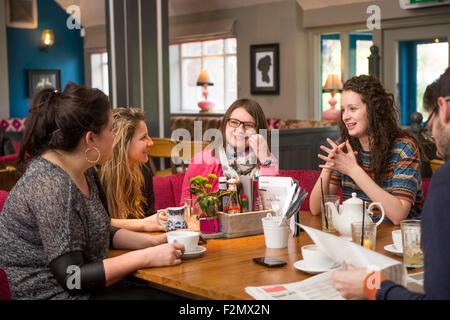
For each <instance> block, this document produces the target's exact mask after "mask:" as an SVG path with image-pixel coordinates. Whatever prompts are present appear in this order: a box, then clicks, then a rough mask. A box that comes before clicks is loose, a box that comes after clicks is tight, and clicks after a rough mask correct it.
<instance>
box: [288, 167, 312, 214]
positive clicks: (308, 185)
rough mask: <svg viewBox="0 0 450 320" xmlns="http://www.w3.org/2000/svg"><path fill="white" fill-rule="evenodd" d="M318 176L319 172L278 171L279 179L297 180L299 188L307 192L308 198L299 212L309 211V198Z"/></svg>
mask: <svg viewBox="0 0 450 320" xmlns="http://www.w3.org/2000/svg"><path fill="white" fill-rule="evenodd" d="M319 176H320V171H316V170H280V177H291V178H293V179H295V180H297V181H298V183H299V184H300V187H302V189H304V190H306V192H308V196H307V197H306V199H305V200H304V201H303V203H302V206H301V207H300V210H305V211H309V197H310V195H311V191H312V189H313V188H314V185H315V184H316V181H317V179H318V178H319Z"/></svg>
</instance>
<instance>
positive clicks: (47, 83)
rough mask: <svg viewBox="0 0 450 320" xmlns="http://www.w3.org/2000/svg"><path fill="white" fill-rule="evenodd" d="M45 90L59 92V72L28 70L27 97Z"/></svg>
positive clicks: (55, 70)
mask: <svg viewBox="0 0 450 320" xmlns="http://www.w3.org/2000/svg"><path fill="white" fill-rule="evenodd" d="M45 88H55V89H58V90H61V70H57V69H54V70H31V69H30V70H28V97H29V98H31V97H32V96H33V95H34V94H35V93H36V92H38V91H39V90H42V89H45Z"/></svg>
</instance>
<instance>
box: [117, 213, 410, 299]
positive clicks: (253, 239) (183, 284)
mask: <svg viewBox="0 0 450 320" xmlns="http://www.w3.org/2000/svg"><path fill="white" fill-rule="evenodd" d="M300 222H301V223H302V224H304V225H307V226H311V227H313V228H317V229H320V228H321V219H320V216H313V215H311V213H309V212H306V211H304V212H301V214H300ZM396 229H399V226H394V225H392V224H388V223H382V224H381V225H380V226H379V227H378V229H377V242H376V251H377V252H380V253H382V254H384V255H387V256H389V257H391V258H393V259H396V260H399V261H402V260H401V259H402V258H401V257H397V256H395V255H393V254H391V253H389V252H387V251H385V250H384V249H383V248H384V246H385V245H387V244H391V243H392V237H391V232H392V231H393V230H396ZM312 243H313V242H312V240H311V238H310V237H309V236H308V235H307V234H306V232H301V234H300V236H298V237H295V238H292V237H290V238H289V242H288V247H287V248H285V249H268V248H266V245H265V240H264V235H257V236H249V237H242V238H235V239H208V243H207V244H204V245H202V246H204V247H206V248H207V250H206V251H205V253H204V254H203V256H201V257H200V258H196V259H191V260H183V262H182V263H181V264H180V265H177V266H172V267H161V268H148V269H140V270H137V271H136V272H135V273H134V274H133V275H134V276H135V277H137V278H140V279H143V280H145V281H147V283H148V285H149V286H152V287H155V288H158V289H162V290H165V291H168V292H171V293H175V294H177V295H180V296H183V297H186V298H191V299H230V300H234V299H238V300H248V299H253V297H252V296H250V295H248V294H247V293H246V292H245V287H248V286H263V285H273V284H281V283H289V282H296V281H301V280H304V279H307V278H309V277H310V275H308V274H306V273H303V272H302V271H299V270H297V269H295V268H294V266H293V264H294V263H295V262H296V261H298V260H301V259H303V258H302V255H301V247H302V246H303V245H306V244H312ZM125 252H126V251H125V250H111V252H110V254H109V256H110V257H113V256H117V255H120V254H123V253H125ZM262 256H270V257H274V258H278V259H281V260H284V261H286V262H287V265H286V266H284V267H281V268H274V269H270V268H266V267H264V266H260V265H258V264H256V263H254V262H253V261H252V258H255V257H262Z"/></svg>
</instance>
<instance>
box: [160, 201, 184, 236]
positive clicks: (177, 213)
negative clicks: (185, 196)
mask: <svg viewBox="0 0 450 320" xmlns="http://www.w3.org/2000/svg"><path fill="white" fill-rule="evenodd" d="M184 208H186V206H182V207H176V208H167V223H166V224H165V225H164V224H163V223H162V222H161V221H160V220H159V213H160V212H165V211H166V210H158V213H157V214H156V220H157V221H158V223H159V224H160V225H161V226H162V227H163V228H164V229H165V230H166V231H173V230H178V229H187V227H188V226H187V222H186V219H185V218H184Z"/></svg>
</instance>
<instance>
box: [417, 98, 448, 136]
mask: <svg viewBox="0 0 450 320" xmlns="http://www.w3.org/2000/svg"><path fill="white" fill-rule="evenodd" d="M445 101H450V99H447V100H445ZM437 109H438V106H435V107H434V108H433V110H432V111H431V113H430V115H429V116H428V119H427V121H425V123H424V124H423V125H422V130H420V133H421V134H422V137H424V138H425V140H428V141H430V142H431V143H435V140H434V137H433V134H432V132H431V128H430V125H429V124H430V120H431V118H432V117H433V115H434V114H435V113H436V111H437Z"/></svg>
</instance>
